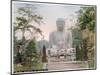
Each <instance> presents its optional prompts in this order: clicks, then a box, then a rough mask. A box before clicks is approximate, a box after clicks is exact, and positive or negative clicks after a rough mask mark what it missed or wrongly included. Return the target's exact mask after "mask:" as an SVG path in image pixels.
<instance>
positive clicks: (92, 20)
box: [79, 7, 96, 32]
mask: <svg viewBox="0 0 100 75" xmlns="http://www.w3.org/2000/svg"><path fill="white" fill-rule="evenodd" d="M95 11H96V8H95V7H82V8H81V10H80V11H79V25H80V29H81V30H84V29H86V28H87V29H88V30H90V31H93V32H94V31H95V24H96V12H95Z"/></svg>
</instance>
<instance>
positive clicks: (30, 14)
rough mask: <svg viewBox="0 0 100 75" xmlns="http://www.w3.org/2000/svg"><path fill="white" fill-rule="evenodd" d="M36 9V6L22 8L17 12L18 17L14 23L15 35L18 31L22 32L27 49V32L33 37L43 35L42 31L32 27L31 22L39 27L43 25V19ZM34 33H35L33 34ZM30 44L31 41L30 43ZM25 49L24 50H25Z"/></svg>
mask: <svg viewBox="0 0 100 75" xmlns="http://www.w3.org/2000/svg"><path fill="white" fill-rule="evenodd" d="M32 7H33V8H32ZM35 10H36V8H35V7H34V6H31V7H30V6H29V5H26V7H20V8H18V10H17V13H16V15H17V17H16V19H15V20H16V21H15V22H14V35H15V33H16V32H17V31H18V30H21V32H22V42H23V45H24V48H25V43H26V41H25V32H26V31H29V33H31V35H32V37H33V38H34V37H35V33H39V34H40V35H42V31H41V30H40V29H39V28H37V27H36V26H34V25H32V24H31V22H33V21H34V22H35V23H37V24H38V25H40V24H41V23H43V21H42V19H43V18H42V17H41V16H40V15H39V14H38V13H37V12H35ZM33 32H35V33H34V34H33ZM29 42H30V41H29ZM24 48H23V49H24Z"/></svg>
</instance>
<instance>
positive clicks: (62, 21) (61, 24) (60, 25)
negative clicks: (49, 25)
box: [56, 18, 65, 31]
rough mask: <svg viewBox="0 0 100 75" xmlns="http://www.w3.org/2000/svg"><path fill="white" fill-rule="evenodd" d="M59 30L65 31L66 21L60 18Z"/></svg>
mask: <svg viewBox="0 0 100 75" xmlns="http://www.w3.org/2000/svg"><path fill="white" fill-rule="evenodd" d="M56 25H57V30H58V31H63V30H64V27H65V20H64V19H63V18H58V19H57V21H56Z"/></svg>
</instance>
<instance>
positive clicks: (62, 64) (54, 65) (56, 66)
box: [48, 59, 88, 70]
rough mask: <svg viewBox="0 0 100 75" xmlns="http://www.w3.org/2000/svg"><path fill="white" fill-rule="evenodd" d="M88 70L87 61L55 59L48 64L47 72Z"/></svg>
mask: <svg viewBox="0 0 100 75" xmlns="http://www.w3.org/2000/svg"><path fill="white" fill-rule="evenodd" d="M78 69H88V63H87V61H67V60H65V61H64V60H59V61H57V59H55V61H51V62H48V70H78Z"/></svg>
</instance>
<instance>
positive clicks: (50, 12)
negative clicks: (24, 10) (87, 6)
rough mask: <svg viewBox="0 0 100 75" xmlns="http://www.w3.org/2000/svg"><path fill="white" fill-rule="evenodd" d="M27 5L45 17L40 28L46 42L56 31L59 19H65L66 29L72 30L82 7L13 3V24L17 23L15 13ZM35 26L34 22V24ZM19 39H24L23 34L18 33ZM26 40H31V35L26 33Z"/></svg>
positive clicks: (39, 38)
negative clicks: (33, 7)
mask: <svg viewBox="0 0 100 75" xmlns="http://www.w3.org/2000/svg"><path fill="white" fill-rule="evenodd" d="M26 4H28V5H31V6H35V7H36V8H37V9H36V11H37V12H38V13H39V14H40V15H41V16H42V17H43V22H44V23H43V24H41V25H40V26H38V25H36V26H37V27H39V28H40V29H41V30H42V32H43V35H44V39H45V40H47V41H48V40H49V34H50V33H51V32H53V31H55V30H57V29H56V20H57V19H58V18H63V19H65V22H66V25H65V28H66V29H67V28H70V27H71V26H74V25H75V22H76V19H77V14H76V13H75V12H77V11H79V10H80V5H67V4H66V5H63V4H47V3H34V2H13V4H12V22H14V21H15V19H14V17H16V16H17V14H15V13H14V12H16V10H17V9H18V8H20V7H24V6H26ZM32 24H34V22H32ZM16 36H17V39H21V38H22V33H21V32H20V31H17V33H16ZM25 36H26V39H30V38H31V35H30V34H29V33H28V32H26V33H25ZM41 39H42V37H41V36H39V37H38V39H37V40H41Z"/></svg>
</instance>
